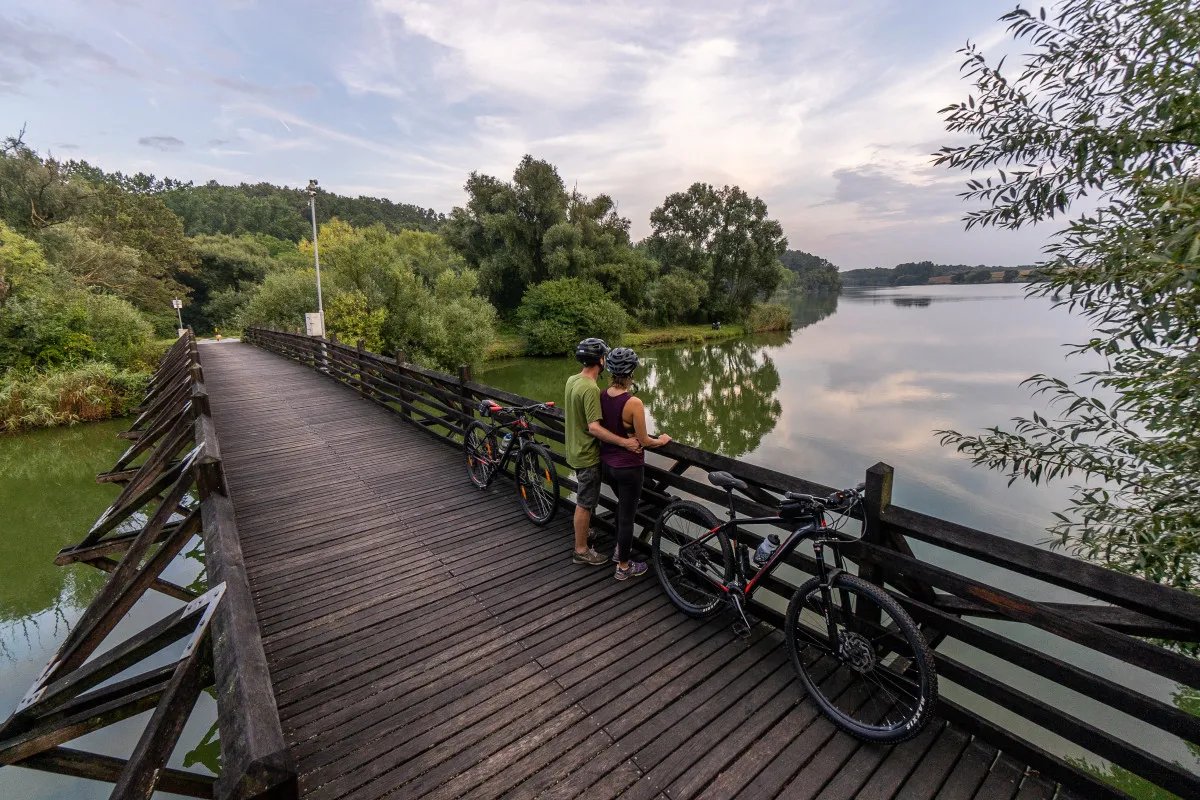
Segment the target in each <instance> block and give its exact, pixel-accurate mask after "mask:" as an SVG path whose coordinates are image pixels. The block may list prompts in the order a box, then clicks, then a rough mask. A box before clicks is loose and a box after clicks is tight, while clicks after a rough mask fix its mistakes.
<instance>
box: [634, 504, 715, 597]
mask: <svg viewBox="0 0 1200 800" xmlns="http://www.w3.org/2000/svg"><path fill="white" fill-rule="evenodd" d="M719 524H720V523H718V522H717V518H716V517H714V516H713V515H712V512H710V511H709V510H708V509H707V508H705V507H704V506H702V505H700V504H699V503H693V502H691V501H689V500H679V501H676V502H674V503H672V504H671V505H669V506H667V507H666V508H665V509H664V510H663V513H662V516H660V517H659V518H658V524H657V525H655V526H654V537H653V539H652V540H651V548H652V552H653V553H654V569H655V572H657V573H658V580H659V582H661V583H662V587H663V589H664V590H665V591H666V593H667V597H669V598H671V602H672V603H674V604H675V606H676V607H677V608H678V609H679V610H680V611H682V612H683V613H685V614H687V615H688V616H690V617H697V618H700V617H709V616H712V615H713V614H714V613H716V611H717V609H718V608H719V607H720V604H721V601H722V600H723V599H724V598H725V592H724V591H723V590H722V589H721V588H720V587H719V586H717V585H716V584H725V583H728V582H729V581H730V580H732V579H733V550H732V548H731V547H730V545H729V537H727V536H726V535H725V534H724V532H722V533H718V534H717V535H715V536H711V537H709V536H708V534H709V533H710V532H711V531H712V529H713V528H715V527H717V526H718V525H719ZM705 537H708V538H707V539H705ZM702 539H704V541H701V540H702ZM714 582H715V583H714Z"/></svg>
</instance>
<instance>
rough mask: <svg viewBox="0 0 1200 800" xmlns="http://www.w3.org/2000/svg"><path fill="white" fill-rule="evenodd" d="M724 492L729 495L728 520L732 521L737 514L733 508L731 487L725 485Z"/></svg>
mask: <svg viewBox="0 0 1200 800" xmlns="http://www.w3.org/2000/svg"><path fill="white" fill-rule="evenodd" d="M725 494H726V495H728V496H729V521H730V522H732V521H733V519H734V517H736V516H737V512H736V511H734V509H733V487H732V486H729V487H726V489H725Z"/></svg>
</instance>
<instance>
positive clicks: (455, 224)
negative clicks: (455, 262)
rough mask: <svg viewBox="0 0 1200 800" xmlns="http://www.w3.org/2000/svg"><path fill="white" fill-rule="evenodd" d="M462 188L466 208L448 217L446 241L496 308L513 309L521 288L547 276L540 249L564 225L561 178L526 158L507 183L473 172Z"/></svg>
mask: <svg viewBox="0 0 1200 800" xmlns="http://www.w3.org/2000/svg"><path fill="white" fill-rule="evenodd" d="M463 188H464V189H465V190H466V192H467V197H468V200H467V205H466V207H465V208H455V209H454V210H453V211H452V212H450V218H449V220H447V224H446V227H445V231H444V232H445V235H446V237H447V240H448V241H449V242H450V243H451V245H452V246H454V247H455V249H457V250H458V252H459V253H461V254H462V255H463V257H464V258H466V260H467V262H468V263H469V264H471V266H473V267H476V268H477V269H478V270H479V273H480V277H481V278H482V280H483V287H484V291H485V292H486V293H487V295H488V296H489V297H490V298H491V300H492V302H493V303H494V304H495V306H496V307H497V308H499V309H500V310H502V311H507V310H511V309H514V308H516V307H517V305H518V304H519V303H520V302H521V296H522V295H523V294H524V293H525V289H526V287H528V286H529V285H531V284H534V283H540V282H541V281H544V280H546V279H547V278H548V277H549V276H550V273H549V270H548V267H547V264H546V259H545V253H544V251H543V247H542V243H543V239H544V238H545V236H546V232H547V231H549V230H550V229H551V228H553V227H554V226H555V225H558V224H559V223H561V222H565V221H566V219H567V191H566V188H565V187H564V186H563V182H562V178H560V177H559V176H558V170H557V169H555V168H554V165H553V164H550V163H549V162H546V161H540V160H537V159H535V158H534V157H533V156H530V155H527V156H525V157H524V158H522V159H521V163H520V164H518V165H517V168H516V170H514V171H513V179H512V182H511V183H503V182H501V181H499V180H497V179H496V178H493V177H492V176H490V175H481V174H479V173H477V172H472V173H471V175H470V177H469V178H467V183H466V185H465V186H464V187H463Z"/></svg>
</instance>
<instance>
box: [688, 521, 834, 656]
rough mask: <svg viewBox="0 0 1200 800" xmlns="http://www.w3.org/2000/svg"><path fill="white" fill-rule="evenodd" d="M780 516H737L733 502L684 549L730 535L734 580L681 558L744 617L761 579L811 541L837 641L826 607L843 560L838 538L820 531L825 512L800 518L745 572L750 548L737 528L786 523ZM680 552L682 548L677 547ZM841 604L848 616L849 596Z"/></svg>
mask: <svg viewBox="0 0 1200 800" xmlns="http://www.w3.org/2000/svg"><path fill="white" fill-rule="evenodd" d="M787 521H788V520H785V519H784V518H783V517H779V516H774V517H751V518H745V519H738V518H737V516H736V513H735V512H734V510H733V503H732V502H730V507H729V519H728V520H726V521H725V522H722V523H721V524H720V525H718V526H717V527H715V528H713V529H712V530H711V531H709V532H708V533H707V534H705V535H704V536H702V537H700V538H699V539H697V540H696V541H694V542H690V543H689V544H687V545H685V548H691V547H697V546H702V545H704V543H705V542H707V541H709V540H710V539H712V538H713V537H715V536H717V535H718V534H720V533H725V534H727V535H728V536H729V542H730V544H731V545H732V547H733V570H734V576H733V581H732V582H731V583H729V584H726V583H722V582H721V581H718V580H715V579H714V578H713V577H712V576H710V575H707V574H705V573H703V572H701V571H700V570H697V569H695V568H694V567H692V565H691V564H689V563H688V562H687V560H681V561H682V563H683V564H684V566H686V567H687V568H688V569H689V571H691V572H692V573H693V574H695V575H698V576H699V577H701V578H704V580H706V581H708V582H709V583H711V584H712V585H713V586H715V587H716V588H719V589H721V590H722V591H723V592H725V595H726V599H727V600H728V601H729V602H730V603H732V604H733V606H734V607H735V608H736V609H737V611H738V613H739V614H740V615H742V617H743V619H744V618H745V610H744V609H743V607H742V606H743V603H745V602H747V601H749V600H750V599H751V598H752V597H753V596H754V593H755V592H756V591H757V590H758V589H759V588H760V587H761V582H762V581H763V579H765V578H766V577H767V576H768V575H770V574H771V573H772V572H774V570H775V568H776V567H777V566H778V565H779V564H780V563H782V562H783V561H785V560H786V559H787V557H788V556H789V555H791V554H792V553H793V552H794V551H795V549H796V548H797V547H799V546H800V543H801V542H803V541H805V540H806V539H812V540H813V553H814V557H815V558H816V561H817V577H818V578H819V579H820V587H821V606H822V612H823V614H824V617H825V625H826V629H827V630H826V633H827V635H828V636H829V639H830V641H831V642H836V641H837V629H836V627H835V625H834V622H833V619H832V617H831V616H830V613H829V609H830V606H831V602H832V599H833V598H832V594H831V591H830V585H831V584H832V582H833V579H834V578H835V577H836V576H837V574H838V573H839V572H843V571H845V561H844V560H843V559H842V554H841V551H840V550H839V549H838V544H839V541H838V539H836V538H833V537H827V536H824V534H823V531H824V530H825V529H826V527H827V526H826V522H825V512H824V511H823V510H818V511H816V512H815V513H814V514H813V515H812V516H811V517H807V518H801V521H802V523H803V524H801V525H800V527H798V528H796V529H795V530H794V531H792V533H791V534H790V535H789V536H788V537H787V539H785V540H784V541H783V542H781V543H780V545H779V547H777V548H775V551H774V552H773V553H771V557H770V558H769V559H767V562H766V563H765V564H763V565H762V566H761V567H760V568H759V569H758V571H757V572H755V573H754V574H753V575H752V576H751V575H748V574H747V571H746V566H747V562H748V558H743V555H744V554H746V553H748V552H749V550H750V547H749V545H746V544H743V543H741V542H740V541H739V539H738V528H739V527H742V526H747V525H778V524H779V523H781V522H787ZM826 545H830V546H831V549H832V550H833V559H834V563H833V567H832V568H831V567H830V566H829V564H827V563H826V561H825V546H826ZM680 552H682V549H681V550H680ZM842 605H843V607H844V609H845V612H846V613H847V615H849V598H848V597H845V596H843V598H842Z"/></svg>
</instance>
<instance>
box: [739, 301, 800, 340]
mask: <svg viewBox="0 0 1200 800" xmlns="http://www.w3.org/2000/svg"><path fill="white" fill-rule="evenodd" d="M791 327H792V312H791V310H790V309H789V308H788V307H787V306H784V305H780V304H779V303H755V304H754V307H753V308H751V309H750V313H749V314H747V315H746V330H747V331H749V332H751V333H763V332H765V331H786V330H787V329H789V328H791Z"/></svg>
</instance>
